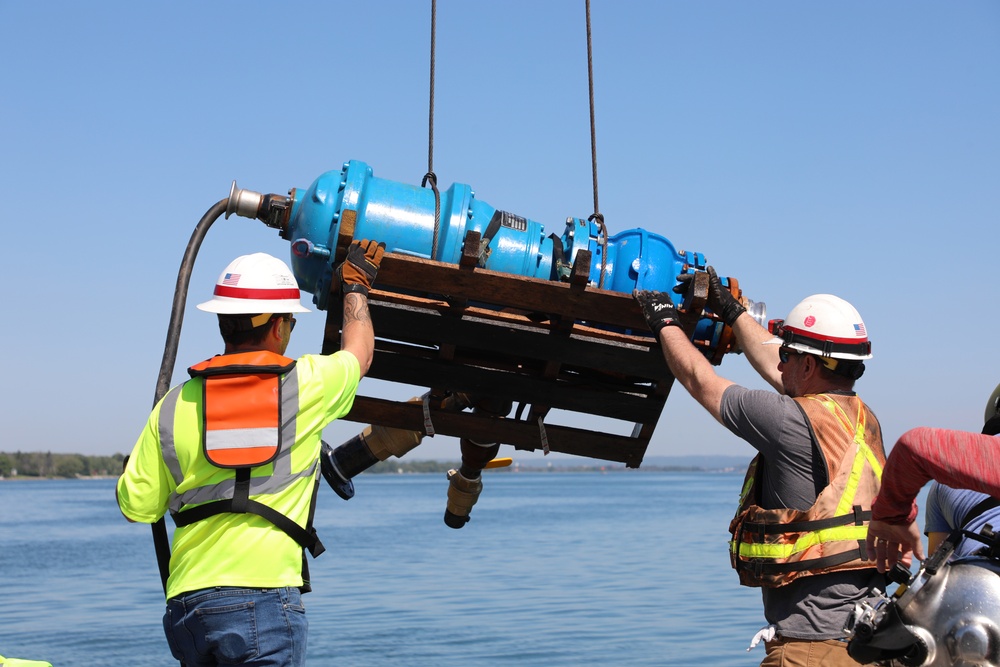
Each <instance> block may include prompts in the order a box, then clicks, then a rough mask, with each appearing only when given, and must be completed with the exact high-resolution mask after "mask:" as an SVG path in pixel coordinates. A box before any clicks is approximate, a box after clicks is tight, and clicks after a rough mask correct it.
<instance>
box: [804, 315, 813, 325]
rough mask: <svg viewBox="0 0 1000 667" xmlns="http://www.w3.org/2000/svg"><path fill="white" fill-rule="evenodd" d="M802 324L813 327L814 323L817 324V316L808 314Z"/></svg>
mask: <svg viewBox="0 0 1000 667" xmlns="http://www.w3.org/2000/svg"><path fill="white" fill-rule="evenodd" d="M802 324H804V325H805V326H807V327H811V326H812V325H814V324H816V317H815V316H813V315H808V316H807V317H806V319H805V321H804V322H802Z"/></svg>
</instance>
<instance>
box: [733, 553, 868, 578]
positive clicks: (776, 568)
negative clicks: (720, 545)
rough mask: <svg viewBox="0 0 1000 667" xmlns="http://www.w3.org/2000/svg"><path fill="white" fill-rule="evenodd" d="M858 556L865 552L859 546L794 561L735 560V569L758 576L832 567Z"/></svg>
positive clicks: (861, 556) (860, 556)
mask: <svg viewBox="0 0 1000 667" xmlns="http://www.w3.org/2000/svg"><path fill="white" fill-rule="evenodd" d="M858 558H860V559H862V560H864V558H865V554H864V552H863V551H862V548H861V547H860V546H859V547H858V549H857V550H854V551H845V552H843V553H839V554H834V555H832V556H823V557H822V558H811V559H809V560H800V561H795V562H786V563H775V562H773V561H769V560H752V561H737V563H736V569H737V570H749V571H751V572H753V573H754V574H755V575H757V576H758V578H759V576H760V575H766V574H785V573H787V572H798V571H799V570H820V569H823V568H827V567H833V566H834V565H840V564H842V563H849V562H850V561H852V560H855V559H858Z"/></svg>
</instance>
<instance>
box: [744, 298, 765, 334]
mask: <svg viewBox="0 0 1000 667" xmlns="http://www.w3.org/2000/svg"><path fill="white" fill-rule="evenodd" d="M746 309H747V314H749V315H750V317H752V318H754V319H755V320H757V324H759V325H761V326H762V327H764V328H765V329H766V328H767V304H765V303H764V302H763V301H753V300H751V299H747V300H746Z"/></svg>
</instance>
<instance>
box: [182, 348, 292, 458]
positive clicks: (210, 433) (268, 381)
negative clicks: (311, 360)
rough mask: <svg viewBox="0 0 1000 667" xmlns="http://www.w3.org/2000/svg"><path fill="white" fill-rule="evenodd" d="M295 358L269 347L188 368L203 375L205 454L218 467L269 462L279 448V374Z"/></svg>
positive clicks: (191, 371)
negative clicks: (270, 350) (282, 354)
mask: <svg viewBox="0 0 1000 667" xmlns="http://www.w3.org/2000/svg"><path fill="white" fill-rule="evenodd" d="M294 366H295V360H294V359H289V358H288V357H283V356H281V355H280V354H275V353H273V352H267V351H258V352H240V353H238V354H225V355H219V356H216V357H212V358H211V359H208V360H206V361H203V362H201V363H200V364H195V365H194V366H192V367H191V368H189V369H188V373H189V374H190V375H191V377H203V378H205V384H204V389H203V401H202V406H203V409H204V415H205V424H204V426H205V428H204V429H202V449H203V451H204V453H205V458H206V459H208V461H209V462H210V463H212V464H213V465H216V466H218V467H220V468H243V467H247V466H260V465H264V464H265V463H270V462H271V461H273V460H274V457H276V456H277V455H278V452H279V451H280V449H281V429H280V428H279V427H280V426H281V400H280V398H281V385H280V382H281V376H282V375H283V374H284V373H287V372H288V371H290V370H291V369H292V368H293V367H294Z"/></svg>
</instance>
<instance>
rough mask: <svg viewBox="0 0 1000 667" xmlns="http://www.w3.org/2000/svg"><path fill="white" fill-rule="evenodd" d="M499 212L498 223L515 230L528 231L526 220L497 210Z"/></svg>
mask: <svg viewBox="0 0 1000 667" xmlns="http://www.w3.org/2000/svg"><path fill="white" fill-rule="evenodd" d="M497 213H499V214H500V224H501V225H502V226H504V227H507V228H508V229H513V230H514V231H516V232H526V231H528V220H527V218H522V217H521V216H519V215H514V214H513V213H508V212H507V211H497Z"/></svg>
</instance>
